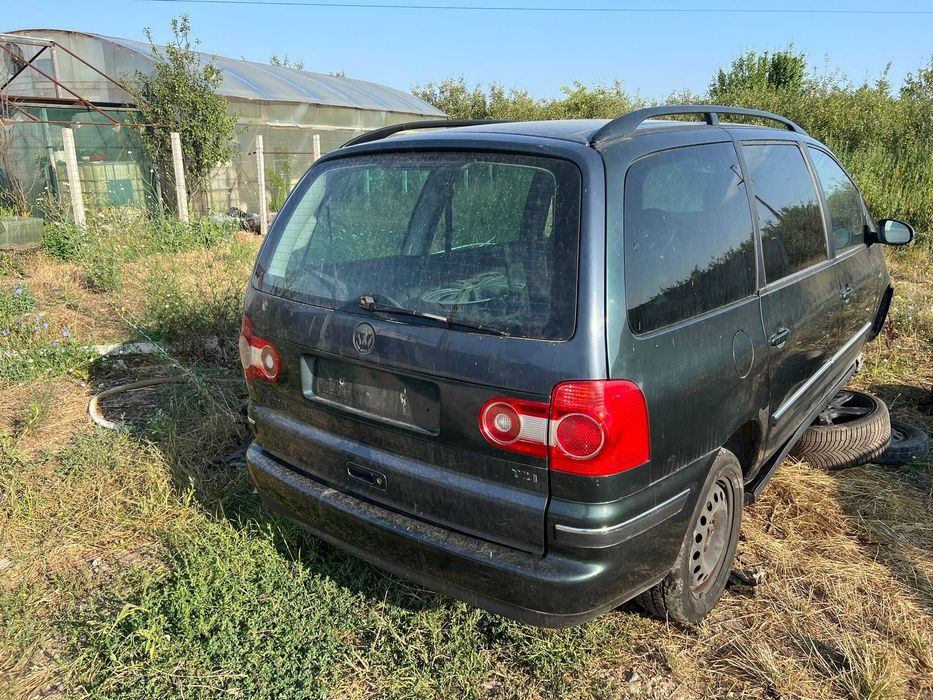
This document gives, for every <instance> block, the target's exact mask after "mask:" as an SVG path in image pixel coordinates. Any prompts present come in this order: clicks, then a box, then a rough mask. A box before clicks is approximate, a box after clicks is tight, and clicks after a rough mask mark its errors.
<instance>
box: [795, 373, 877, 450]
mask: <svg viewBox="0 0 933 700" xmlns="http://www.w3.org/2000/svg"><path fill="white" fill-rule="evenodd" d="M890 442H891V420H890V417H889V416H888V407H887V406H886V405H885V404H884V401H882V400H881V399H877V398H875V397H874V396H872V395H870V394H865V393H863V392H861V391H852V390H850V389H846V390H843V391H840V392H839V393H838V394H836V395H835V396H834V397H833V399H832V401H830V402H829V405H828V406H827V407H826V408H825V409H824V410H823V411H822V412H821V413H820V415H819V416H817V419H816V420H815V421H814V422H813V425H811V426H810V427H809V428H807V430H806V431H805V432H804V434H803V435H802V436H801V437H800V440H798V441H797V444H796V445H794V447H793V448H792V449H791V451H790V453H791V455H793V456H794V457H796V458H797V459H799V460H801V461H804V462H807V463H808V464H810V466H812V467H816V468H818V469H846V468H847V467H857V466H858V465H860V464H865V463H866V462H872V461H876V460H877V459H878V457H880V456H881V455H882V453H884V451H885V450H886V449H887V447H888V444H889V443H890Z"/></svg>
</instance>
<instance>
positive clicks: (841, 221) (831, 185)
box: [810, 148, 865, 252]
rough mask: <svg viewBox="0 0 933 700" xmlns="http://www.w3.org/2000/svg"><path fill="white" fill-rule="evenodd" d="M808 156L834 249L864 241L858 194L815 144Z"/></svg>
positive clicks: (834, 164)
mask: <svg viewBox="0 0 933 700" xmlns="http://www.w3.org/2000/svg"><path fill="white" fill-rule="evenodd" d="M810 158H811V159H812V160H813V166H814V167H815V168H816V175H817V177H818V178H819V181H820V187H821V188H822V189H823V196H824V197H825V198H826V203H827V204H828V205H829V221H830V230H831V231H832V232H833V233H832V238H833V244H834V246H835V248H836V251H837V252H838V251H840V250H844V249H846V248H851V247H852V246H856V245H862V244H863V243H864V242H865V213H864V210H863V209H862V196H861V195H860V194H859V192H858V189H856V187H855V185H854V184H853V183H852V180H850V179H849V176H848V175H846V173H845V171H844V170H843V169H842V168H840V167H839V164H838V163H837V162H836V161H834V160H833V159H832V158H830V157H829V156H828V155H826V154H825V153H823V151H820V150H818V149H816V148H810Z"/></svg>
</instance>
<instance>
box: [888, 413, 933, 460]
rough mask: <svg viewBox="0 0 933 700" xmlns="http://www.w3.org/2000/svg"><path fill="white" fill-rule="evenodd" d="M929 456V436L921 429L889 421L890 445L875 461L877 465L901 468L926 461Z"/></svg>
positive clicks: (900, 421) (898, 421)
mask: <svg viewBox="0 0 933 700" xmlns="http://www.w3.org/2000/svg"><path fill="white" fill-rule="evenodd" d="M929 454H930V436H929V435H927V434H926V431H924V430H923V429H922V428H918V427H917V426H916V425H911V424H910V423H905V422H904V421H902V420H892V421H891V444H890V445H888V449H886V450H885V451H884V452H882V453H881V456H880V457H878V459H877V460H876V461H877V462H878V464H890V465H893V466H902V465H904V464H913V463H914V462H919V461H920V460H923V459H926V458H927V455H929Z"/></svg>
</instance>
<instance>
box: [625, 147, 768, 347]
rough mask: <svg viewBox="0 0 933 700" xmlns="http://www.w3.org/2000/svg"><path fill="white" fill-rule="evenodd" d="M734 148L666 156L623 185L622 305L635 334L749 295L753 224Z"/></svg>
mask: <svg viewBox="0 0 933 700" xmlns="http://www.w3.org/2000/svg"><path fill="white" fill-rule="evenodd" d="M739 173H740V170H739V165H738V162H737V159H736V154H735V148H734V147H733V145H732V144H731V143H717V144H709V145H702V146H690V147H687V148H678V149H674V150H670V151H663V152H661V153H656V154H654V155H651V156H648V157H646V158H643V159H641V160H639V161H637V162H635V163H634V164H633V165H632V166H631V167H630V168H629V170H628V174H627V175H626V177H625V201H624V215H623V227H624V228H623V240H624V243H625V255H624V260H625V297H626V305H627V307H628V318H629V324H630V325H631V327H632V330H633V331H634V332H635V333H645V332H647V331H650V330H654V329H656V328H661V327H663V326H667V325H669V324H671V323H676V322H677V321H681V320H684V319H687V318H691V317H693V316H696V315H698V314H701V313H704V312H705V311H709V310H711V309H715V308H718V307H720V306H724V305H726V304H729V303H730V302H733V301H736V300H738V299H741V298H743V297H746V296H748V295H749V294H752V293H753V292H754V290H755V250H754V239H753V227H752V217H751V212H750V211H749V206H748V197H747V195H746V193H745V183H744V182H743V180H742V178H741V177H740V175H739Z"/></svg>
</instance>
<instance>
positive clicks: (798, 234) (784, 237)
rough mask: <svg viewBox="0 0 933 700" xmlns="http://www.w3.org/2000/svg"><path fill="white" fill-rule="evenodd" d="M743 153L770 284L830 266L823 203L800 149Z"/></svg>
mask: <svg viewBox="0 0 933 700" xmlns="http://www.w3.org/2000/svg"><path fill="white" fill-rule="evenodd" d="M742 153H743V154H744V155H745V162H746V163H747V165H748V173H749V176H750V177H751V180H752V186H753V187H754V188H755V200H756V201H755V204H756V207H755V208H756V211H757V214H758V226H759V228H760V230H761V245H762V253H763V255H764V261H765V277H766V279H767V280H768V282H774V281H775V280H779V279H781V278H782V277H786V276H787V275H790V274H793V273H794V272H797V271H798V270H803V269H804V268H807V267H810V266H811V265H814V264H816V263H818V262H820V261H822V260H826V235H825V233H824V232H823V217H822V214H821V213H820V202H819V199H818V198H817V195H816V189H815V188H814V185H813V179H812V178H811V177H810V171H809V170H808V169H807V165H806V163H805V162H804V159H803V154H801V153H800V149H798V148H797V146H796V144H792V143H787V144H761V145H755V144H749V145H745V146H743V147H742Z"/></svg>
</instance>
